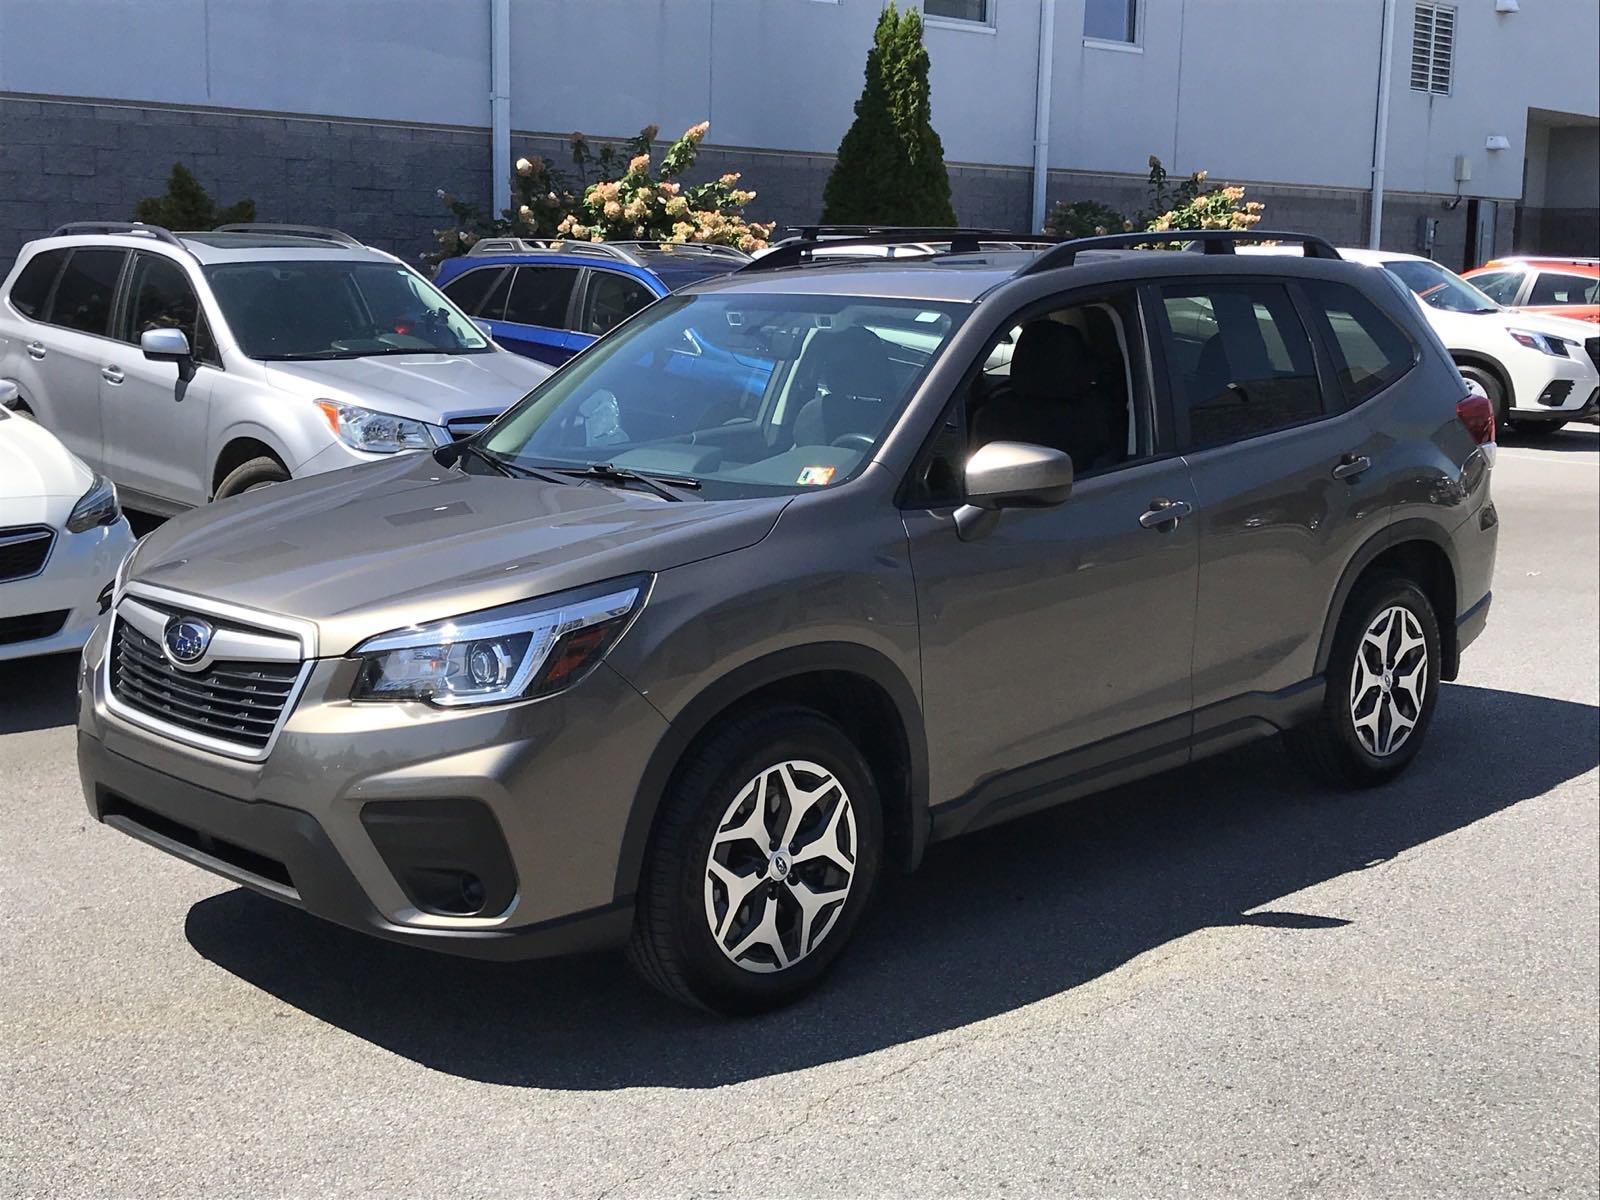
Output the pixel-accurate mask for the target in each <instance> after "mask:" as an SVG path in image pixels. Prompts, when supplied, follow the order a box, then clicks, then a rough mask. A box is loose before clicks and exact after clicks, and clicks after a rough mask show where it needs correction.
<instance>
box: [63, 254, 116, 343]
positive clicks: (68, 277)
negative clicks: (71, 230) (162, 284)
mask: <svg viewBox="0 0 1600 1200" xmlns="http://www.w3.org/2000/svg"><path fill="white" fill-rule="evenodd" d="M127 258H128V252H127V251H126V250H74V251H73V252H72V257H70V258H69V259H67V266H66V269H65V270H63V271H62V272H61V279H60V280H59V281H58V282H57V283H56V295H55V300H54V302H53V303H52V304H51V305H50V316H49V318H48V319H49V320H50V322H51V324H54V325H62V326H65V327H66V328H68V329H76V330H78V331H80V332H82V333H98V334H102V335H106V334H109V333H110V332H111V309H112V307H113V305H114V303H115V301H116V298H117V278H118V277H119V276H120V275H121V274H122V264H123V263H124V262H126V261H127Z"/></svg>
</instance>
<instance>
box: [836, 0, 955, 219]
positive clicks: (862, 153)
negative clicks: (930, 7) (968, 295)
mask: <svg viewBox="0 0 1600 1200" xmlns="http://www.w3.org/2000/svg"><path fill="white" fill-rule="evenodd" d="M855 112H856V119H855V121H854V123H852V124H851V126H850V128H849V129H848V130H847V131H846V132H845V135H844V140H843V141H841V142H840V143H839V156H838V161H837V162H835V163H834V167H833V173H832V174H831V175H829V176H828V184H827V187H826V189H825V190H824V192H823V207H822V219H823V220H824V221H827V222H830V223H838V224H893V225H954V224H955V220H956V214H955V209H954V208H952V207H951V204H950V176H949V174H948V173H947V172H946V170H945V166H944V145H943V143H941V142H940V141H939V135H938V134H937V133H935V132H934V129H933V125H932V124H931V122H930V113H931V107H930V101H929V92H928V51H927V49H926V48H925V47H924V46H923V44H922V16H921V14H919V13H918V12H917V11H916V9H914V8H908V9H907V10H906V11H905V12H903V13H902V12H898V11H896V9H895V6H894V3H893V0H891V2H890V4H889V6H888V7H887V8H885V9H884V10H883V12H882V13H881V14H880V15H879V17H878V27H877V31H876V32H875V34H874V35H873V45H872V49H871V50H869V51H868V52H867V68H866V83H865V85H864V86H863V88H862V91H861V98H860V99H859V100H857V101H856V109H855Z"/></svg>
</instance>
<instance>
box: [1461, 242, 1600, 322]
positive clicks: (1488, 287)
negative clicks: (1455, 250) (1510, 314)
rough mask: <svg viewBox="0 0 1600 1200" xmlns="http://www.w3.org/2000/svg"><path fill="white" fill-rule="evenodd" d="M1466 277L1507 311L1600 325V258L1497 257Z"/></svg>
mask: <svg viewBox="0 0 1600 1200" xmlns="http://www.w3.org/2000/svg"><path fill="white" fill-rule="evenodd" d="M1463 278H1465V279H1470V280H1471V281H1472V283H1473V285H1474V286H1475V287H1477V288H1478V290H1479V291H1483V292H1487V293H1488V294H1489V296H1490V298H1491V299H1493V300H1495V301H1496V302H1498V303H1500V304H1504V305H1505V306H1506V307H1507V308H1526V309H1531V310H1532V311H1534V312H1545V313H1550V314H1551V315H1552V316H1557V317H1572V318H1576V319H1577V320H1579V321H1593V322H1595V323H1597V324H1600V259H1594V258H1497V259H1494V260H1493V261H1491V262H1486V263H1484V264H1483V266H1481V267H1479V268H1477V270H1474V271H1468V272H1467V273H1466V274H1465V275H1464V276H1463Z"/></svg>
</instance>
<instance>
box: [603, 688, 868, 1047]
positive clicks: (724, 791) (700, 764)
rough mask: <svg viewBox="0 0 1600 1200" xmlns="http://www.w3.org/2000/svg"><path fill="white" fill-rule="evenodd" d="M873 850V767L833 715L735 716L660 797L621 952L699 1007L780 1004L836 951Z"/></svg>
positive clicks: (858, 905)
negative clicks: (630, 924) (631, 923)
mask: <svg viewBox="0 0 1600 1200" xmlns="http://www.w3.org/2000/svg"><path fill="white" fill-rule="evenodd" d="M796 814H798V815H796ZM785 838H787V839H788V842H787V844H785V842H784V839H785ZM882 848H883V817H882V808H881V804H880V801H879V797H878V791H877V787H876V785H875V784H874V782H873V778H872V773H871V771H870V770H869V768H868V767H867V764H866V760H865V759H863V758H862V756H861V752H860V751H859V750H858V749H857V748H856V746H855V744H854V743H853V742H851V741H850V739H849V738H848V737H846V736H845V734H844V732H843V731H842V730H841V729H840V728H839V727H838V726H837V725H835V724H834V723H833V722H832V721H830V720H828V719H827V718H826V717H824V716H822V715H821V714H820V713H817V712H814V711H812V710H810V709H805V708H776V709H767V710H765V711H760V712H756V713H753V714H751V715H749V716H744V717H737V718H734V719H732V720H730V721H728V722H727V723H726V724H724V725H723V726H722V727H721V728H719V729H717V730H716V731H715V732H714V733H713V734H712V735H711V736H710V737H709V738H708V739H707V740H705V741H703V742H702V743H701V744H700V745H699V746H698V747H696V748H695V749H694V750H692V751H691V752H690V754H689V756H688V757H687V758H686V759H685V760H684V761H683V763H682V764H681V765H680V766H679V769H678V771H677V773H676V775H675V776H674V778H673V781H672V783H671V785H670V786H669V787H668V790H667V793H666V795H665V796H663V797H662V801H661V812H660V815H659V816H658V818H657V821H656V829H655V832H654V834H653V835H652V836H651V840H650V846H649V848H648V850H647V851H646V855H645V863H644V871H643V874H642V878H641V880H640V887H639V894H638V900H637V903H636V907H635V915H634V927H633V935H632V938H631V940H630V941H629V944H628V960H629V962H630V963H631V964H632V965H633V967H634V969H635V970H636V971H638V973H639V974H640V975H641V976H642V977H643V978H644V980H645V981H646V982H647V983H649V984H650V985H651V986H652V987H655V988H657V989H659V990H660V991H662V992H665V993H666V994H667V995H669V996H671V997H672V998H673V999H675V1000H680V1001H682V1002H683V1003H685V1004H690V1005H694V1006H697V1007H699V1008H704V1009H708V1010H709V1011H711V1012H717V1013H723V1014H726V1015H740V1016H742V1015H748V1014H753V1013H759V1012H765V1011H767V1010H769V1009H774V1008H778V1007H781V1006H782V1005H785V1004H788V1003H790V1002H791V1001H793V1000H795V999H798V998H799V997H800V996H801V995H803V994H804V993H805V992H807V991H809V990H810V989H811V988H812V987H814V986H815V985H816V984H817V982H818V981H819V980H820V979H821V978H822V976H823V975H824V974H825V973H826V972H827V970H828V968H829V967H830V966H831V965H832V963H833V960H834V959H835V958H837V957H838V955H839V953H840V951H842V950H843V949H844V946H845V943H846V942H847V941H848V940H849V938H850V935H851V933H852V932H854V930H855V927H856V925H857V923H858V922H859V921H860V919H861V915H862V913H863V912H865V910H866V908H867V906H868V904H869V903H870V901H871V899H872V893H873V888H874V884H875V883H876V880H877V875H878V870H879V865H880V861H881V857H882Z"/></svg>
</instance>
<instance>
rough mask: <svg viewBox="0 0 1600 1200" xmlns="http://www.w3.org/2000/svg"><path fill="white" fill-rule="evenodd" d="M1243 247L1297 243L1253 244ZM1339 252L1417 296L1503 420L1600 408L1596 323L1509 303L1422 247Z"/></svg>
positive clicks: (1523, 422) (1529, 420)
mask: <svg viewBox="0 0 1600 1200" xmlns="http://www.w3.org/2000/svg"><path fill="white" fill-rule="evenodd" d="M1240 252H1241V253H1254V254H1273V253H1279V254H1289V253H1292V254H1299V253H1300V249H1299V247H1297V246H1295V247H1290V246H1249V247H1240ZM1339 255H1340V257H1342V258H1347V259H1349V260H1350V261H1351V262H1358V263H1365V264H1367V265H1368V266H1372V267H1378V268H1381V269H1382V270H1385V271H1387V272H1388V273H1389V274H1390V275H1392V276H1393V277H1394V278H1396V279H1397V280H1399V281H1400V282H1401V283H1402V284H1404V285H1405V287H1406V288H1407V289H1408V290H1410V291H1411V292H1412V293H1413V294H1414V295H1415V296H1416V297H1417V302H1418V303H1419V304H1421V305H1422V311H1423V312H1424V313H1425V314H1426V315H1427V318H1428V323H1429V324H1430V325H1432V326H1433V330H1434V332H1435V333H1437V334H1438V335H1439V340H1440V341H1442V342H1443V343H1444V344H1445V348H1446V349H1448V350H1449V351H1450V357H1451V358H1453V359H1455V361H1456V366H1457V367H1459V368H1460V370H1461V374H1462V377H1463V378H1465V379H1467V380H1468V381H1469V382H1472V383H1476V384H1477V385H1478V386H1479V387H1481V388H1482V389H1483V392H1484V394H1485V395H1486V396H1488V397H1489V399H1490V400H1491V401H1493V403H1494V409H1495V421H1496V423H1497V424H1498V425H1499V426H1500V427H1501V428H1503V429H1511V428H1518V429H1521V430H1523V431H1526V432H1535V431H1538V432H1546V433H1549V432H1554V431H1555V430H1557V429H1560V428H1561V427H1562V426H1563V425H1565V424H1566V423H1567V422H1568V421H1575V420H1578V419H1580V418H1588V417H1593V416H1594V415H1595V414H1596V412H1597V411H1600V336H1597V334H1596V331H1595V328H1594V326H1593V325H1590V324H1587V323H1586V322H1583V321H1574V320H1570V319H1568V318H1566V317H1553V316H1548V315H1546V314H1544V313H1533V312H1527V311H1523V310H1515V309H1508V308H1504V307H1502V306H1501V305H1499V304H1497V303H1495V301H1494V300H1492V299H1490V298H1489V297H1488V296H1487V295H1485V294H1484V293H1483V292H1480V291H1479V290H1478V289H1477V288H1475V287H1473V286H1472V284H1471V283H1469V282H1468V281H1467V280H1465V279H1462V278H1461V276H1459V275H1457V274H1456V273H1455V272H1454V271H1450V270H1446V269H1445V268H1444V267H1441V266H1440V265H1439V264H1438V263H1436V262H1434V261H1433V260H1432V259H1431V258H1423V257H1421V256H1420V255H1417V254H1400V253H1398V252H1396V251H1393V250H1359V249H1355V248H1349V247H1344V246H1341V247H1339Z"/></svg>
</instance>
